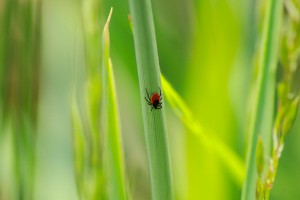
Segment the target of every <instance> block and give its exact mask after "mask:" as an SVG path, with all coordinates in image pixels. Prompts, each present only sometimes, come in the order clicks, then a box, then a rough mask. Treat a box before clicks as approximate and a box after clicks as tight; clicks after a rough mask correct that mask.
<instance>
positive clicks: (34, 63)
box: [0, 0, 41, 200]
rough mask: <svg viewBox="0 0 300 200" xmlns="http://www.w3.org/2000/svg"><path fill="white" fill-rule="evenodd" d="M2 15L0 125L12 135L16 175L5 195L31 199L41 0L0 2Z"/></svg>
mask: <svg viewBox="0 0 300 200" xmlns="http://www.w3.org/2000/svg"><path fill="white" fill-rule="evenodd" d="M1 15H2V16H1V24H0V26H1V29H0V30H1V33H0V34H1V35H0V38H1V39H0V46H1V47H0V49H1V51H0V58H1V59H0V68H1V71H0V75H1V78H0V82H1V84H0V92H1V94H0V102H1V109H0V111H1V115H2V122H1V123H2V124H3V125H4V126H5V127H8V130H9V133H11V134H12V140H13V144H12V147H13V152H14V155H13V157H14V163H13V164H14V172H15V173H14V175H15V182H14V190H13V191H14V194H8V196H9V197H8V198H9V199H24V200H26V199H28V200H31V199H33V192H34V191H33V190H34V168H35V146H36V132H37V131H36V128H37V126H36V124H37V108H38V94H39V92H38V89H39V69H40V45H41V43H40V41H41V40H40V38H41V1H38V0H37V1H32V0H25V1H16V0H14V1H11V0H6V1H2V2H1ZM1 128H2V127H1ZM1 131H2V130H1Z"/></svg>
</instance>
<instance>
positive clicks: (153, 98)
mask: <svg viewBox="0 0 300 200" xmlns="http://www.w3.org/2000/svg"><path fill="white" fill-rule="evenodd" d="M155 101H158V102H159V101H160V95H159V94H157V93H154V94H152V96H151V99H150V102H151V103H152V104H154V103H155Z"/></svg>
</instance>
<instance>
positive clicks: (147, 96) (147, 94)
mask: <svg viewBox="0 0 300 200" xmlns="http://www.w3.org/2000/svg"><path fill="white" fill-rule="evenodd" d="M145 90H146V93H147V97H148V99H150V96H149V93H148V91H147V89H146V88H145Z"/></svg>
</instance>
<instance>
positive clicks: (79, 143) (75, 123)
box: [71, 92, 86, 199]
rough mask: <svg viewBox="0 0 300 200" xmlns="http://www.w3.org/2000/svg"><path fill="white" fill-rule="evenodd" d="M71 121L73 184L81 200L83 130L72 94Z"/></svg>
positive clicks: (82, 185) (82, 193)
mask: <svg viewBox="0 0 300 200" xmlns="http://www.w3.org/2000/svg"><path fill="white" fill-rule="evenodd" d="M71 119H72V128H73V131H72V133H73V149H74V170H75V180H76V181H75V182H76V187H77V192H78V195H79V197H80V198H81V199H84V196H85V194H84V193H85V190H84V188H85V184H84V183H85V180H84V170H85V148H86V147H85V138H84V137H85V136H84V130H83V124H82V119H81V116H80V113H79V108H78V104H77V101H76V94H75V92H73V94H72V102H71Z"/></svg>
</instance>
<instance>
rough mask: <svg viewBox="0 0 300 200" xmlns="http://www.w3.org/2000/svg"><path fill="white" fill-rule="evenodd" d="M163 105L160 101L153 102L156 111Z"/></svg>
mask: <svg viewBox="0 0 300 200" xmlns="http://www.w3.org/2000/svg"><path fill="white" fill-rule="evenodd" d="M160 105H161V103H160V102H159V100H155V101H154V102H153V107H154V108H155V109H157V107H159V106H160Z"/></svg>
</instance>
